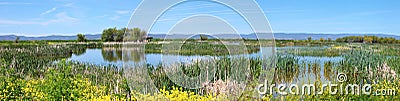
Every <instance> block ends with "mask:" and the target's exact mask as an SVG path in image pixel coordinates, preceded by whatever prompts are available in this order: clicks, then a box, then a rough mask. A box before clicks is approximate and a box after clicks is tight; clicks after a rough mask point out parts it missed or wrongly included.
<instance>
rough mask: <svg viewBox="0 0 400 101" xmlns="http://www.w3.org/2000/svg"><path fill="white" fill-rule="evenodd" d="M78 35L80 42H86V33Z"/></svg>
mask: <svg viewBox="0 0 400 101" xmlns="http://www.w3.org/2000/svg"><path fill="white" fill-rule="evenodd" d="M77 37H78V39H77V40H78V42H86V38H85V35H83V34H78V35H77Z"/></svg>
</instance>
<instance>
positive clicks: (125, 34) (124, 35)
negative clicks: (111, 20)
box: [101, 27, 147, 42]
mask: <svg viewBox="0 0 400 101" xmlns="http://www.w3.org/2000/svg"><path fill="white" fill-rule="evenodd" d="M146 38H147V32H146V31H144V30H141V29H140V28H133V29H131V28H121V29H117V28H115V27H114V28H108V29H104V30H103V33H102V34H101V40H102V41H103V42H123V41H136V42H143V41H144V40H146Z"/></svg>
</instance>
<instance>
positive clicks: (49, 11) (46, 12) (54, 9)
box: [40, 7, 57, 16]
mask: <svg viewBox="0 0 400 101" xmlns="http://www.w3.org/2000/svg"><path fill="white" fill-rule="evenodd" d="M56 10H57V7H53V8H51V9H49V10H47V11H45V12H43V13H42V14H40V16H43V15H46V14H49V13H52V12H54V11H56Z"/></svg>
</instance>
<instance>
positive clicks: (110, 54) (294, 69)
mask: <svg viewBox="0 0 400 101" xmlns="http://www.w3.org/2000/svg"><path fill="white" fill-rule="evenodd" d="M263 49H265V47H263V48H261V51H263ZM258 54H261V53H260V51H259V52H256V53H251V54H250V55H248V56H249V57H260V56H259V55H258ZM162 57H178V58H177V59H179V60H178V61H182V62H191V61H192V60H198V59H202V58H207V57H206V56H202V55H174V54H171V55H168V54H161V53H145V50H144V48H143V47H142V46H134V47H103V48H101V49H82V50H77V52H74V54H73V55H72V56H71V57H70V58H69V60H73V61H80V62H86V63H91V64H97V65H109V64H112V65H116V66H120V67H122V66H124V64H126V63H129V64H130V65H131V67H132V66H138V65H141V66H145V65H143V64H150V65H153V66H155V67H156V66H157V65H159V64H161V62H162ZM295 58H297V59H298V60H297V61H294V63H293V64H291V65H289V64H287V63H283V64H282V65H286V66H287V67H290V68H286V69H279V70H276V71H275V73H274V74H275V75H276V76H275V79H276V81H279V82H281V83H297V82H306V81H307V82H309V81H310V80H319V81H322V82H327V81H332V80H335V79H334V74H336V71H337V70H336V68H335V65H334V64H337V62H340V61H341V60H342V59H343V58H342V57H314V56H295Z"/></svg>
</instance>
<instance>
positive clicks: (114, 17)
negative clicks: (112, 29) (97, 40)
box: [110, 15, 121, 20]
mask: <svg viewBox="0 0 400 101" xmlns="http://www.w3.org/2000/svg"><path fill="white" fill-rule="evenodd" d="M119 18H121V16H119V15H115V16H113V17H111V18H110V19H111V20H118V19H119Z"/></svg>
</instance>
